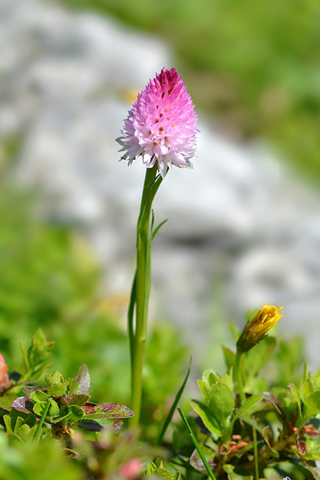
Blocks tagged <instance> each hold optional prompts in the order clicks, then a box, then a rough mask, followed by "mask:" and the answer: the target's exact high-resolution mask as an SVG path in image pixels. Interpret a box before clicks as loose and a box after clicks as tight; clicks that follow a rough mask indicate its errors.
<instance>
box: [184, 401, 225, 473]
mask: <svg viewBox="0 0 320 480" xmlns="http://www.w3.org/2000/svg"><path fill="white" fill-rule="evenodd" d="M178 412H179V413H180V416H181V418H182V420H183V421H184V423H185V425H186V427H187V429H188V430H189V433H190V437H191V439H192V441H193V444H194V446H195V447H196V449H197V452H198V454H199V456H200V458H201V460H202V461H203V463H204V466H205V467H206V470H207V473H208V475H209V477H210V478H211V480H217V479H216V477H215V475H214V473H213V471H212V470H211V468H210V465H209V464H208V461H207V459H206V457H205V455H204V453H203V451H202V450H201V447H200V445H199V443H198V441H197V439H196V437H195V435H194V433H193V431H192V429H191V427H190V425H189V422H188V420H187V419H186V417H185V416H184V414H183V412H182V410H181V408H179V407H178Z"/></svg>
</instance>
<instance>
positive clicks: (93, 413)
mask: <svg viewBox="0 0 320 480" xmlns="http://www.w3.org/2000/svg"><path fill="white" fill-rule="evenodd" d="M82 409H83V411H84V412H85V417H84V418H86V419H88V420H89V419H92V420H95V419H98V418H101V419H102V418H109V419H110V420H114V419H117V418H129V417H132V416H133V415H134V413H133V412H132V410H130V409H129V408H128V407H125V406H124V405H121V404H120V403H100V404H99V405H92V404H89V405H83V406H82Z"/></svg>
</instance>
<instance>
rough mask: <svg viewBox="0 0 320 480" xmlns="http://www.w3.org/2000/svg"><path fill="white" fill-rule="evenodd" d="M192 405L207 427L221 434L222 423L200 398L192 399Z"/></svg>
mask: <svg viewBox="0 0 320 480" xmlns="http://www.w3.org/2000/svg"><path fill="white" fill-rule="evenodd" d="M190 405H191V407H192V408H193V410H194V411H195V412H197V414H198V415H199V416H200V418H201V420H202V421H203V423H204V424H205V426H206V428H207V429H208V430H209V431H210V432H212V433H214V434H215V435H218V436H221V425H220V424H219V422H218V420H217V419H216V418H215V416H214V415H213V414H212V413H211V411H210V410H209V408H208V407H207V406H206V405H204V404H203V403H201V402H199V401H198V400H190Z"/></svg>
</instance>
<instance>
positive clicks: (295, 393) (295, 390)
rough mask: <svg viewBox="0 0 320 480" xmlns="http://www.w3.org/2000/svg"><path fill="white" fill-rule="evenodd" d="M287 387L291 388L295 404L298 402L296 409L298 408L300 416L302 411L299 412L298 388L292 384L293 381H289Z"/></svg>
mask: <svg viewBox="0 0 320 480" xmlns="http://www.w3.org/2000/svg"><path fill="white" fill-rule="evenodd" d="M288 387H289V388H290V390H291V393H292V395H293V396H294V398H295V400H296V402H297V404H298V409H299V414H300V417H301V416H302V412H301V398H300V395H299V392H298V389H297V387H296V386H295V385H294V384H293V383H289V385H288Z"/></svg>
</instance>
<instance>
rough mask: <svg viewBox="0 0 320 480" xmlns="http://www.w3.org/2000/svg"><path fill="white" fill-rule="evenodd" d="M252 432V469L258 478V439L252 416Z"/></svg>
mask: <svg viewBox="0 0 320 480" xmlns="http://www.w3.org/2000/svg"><path fill="white" fill-rule="evenodd" d="M252 433H253V452H254V470H255V477H256V480H259V478H260V476H259V459H258V441H257V429H256V421H255V418H254V417H252Z"/></svg>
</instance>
